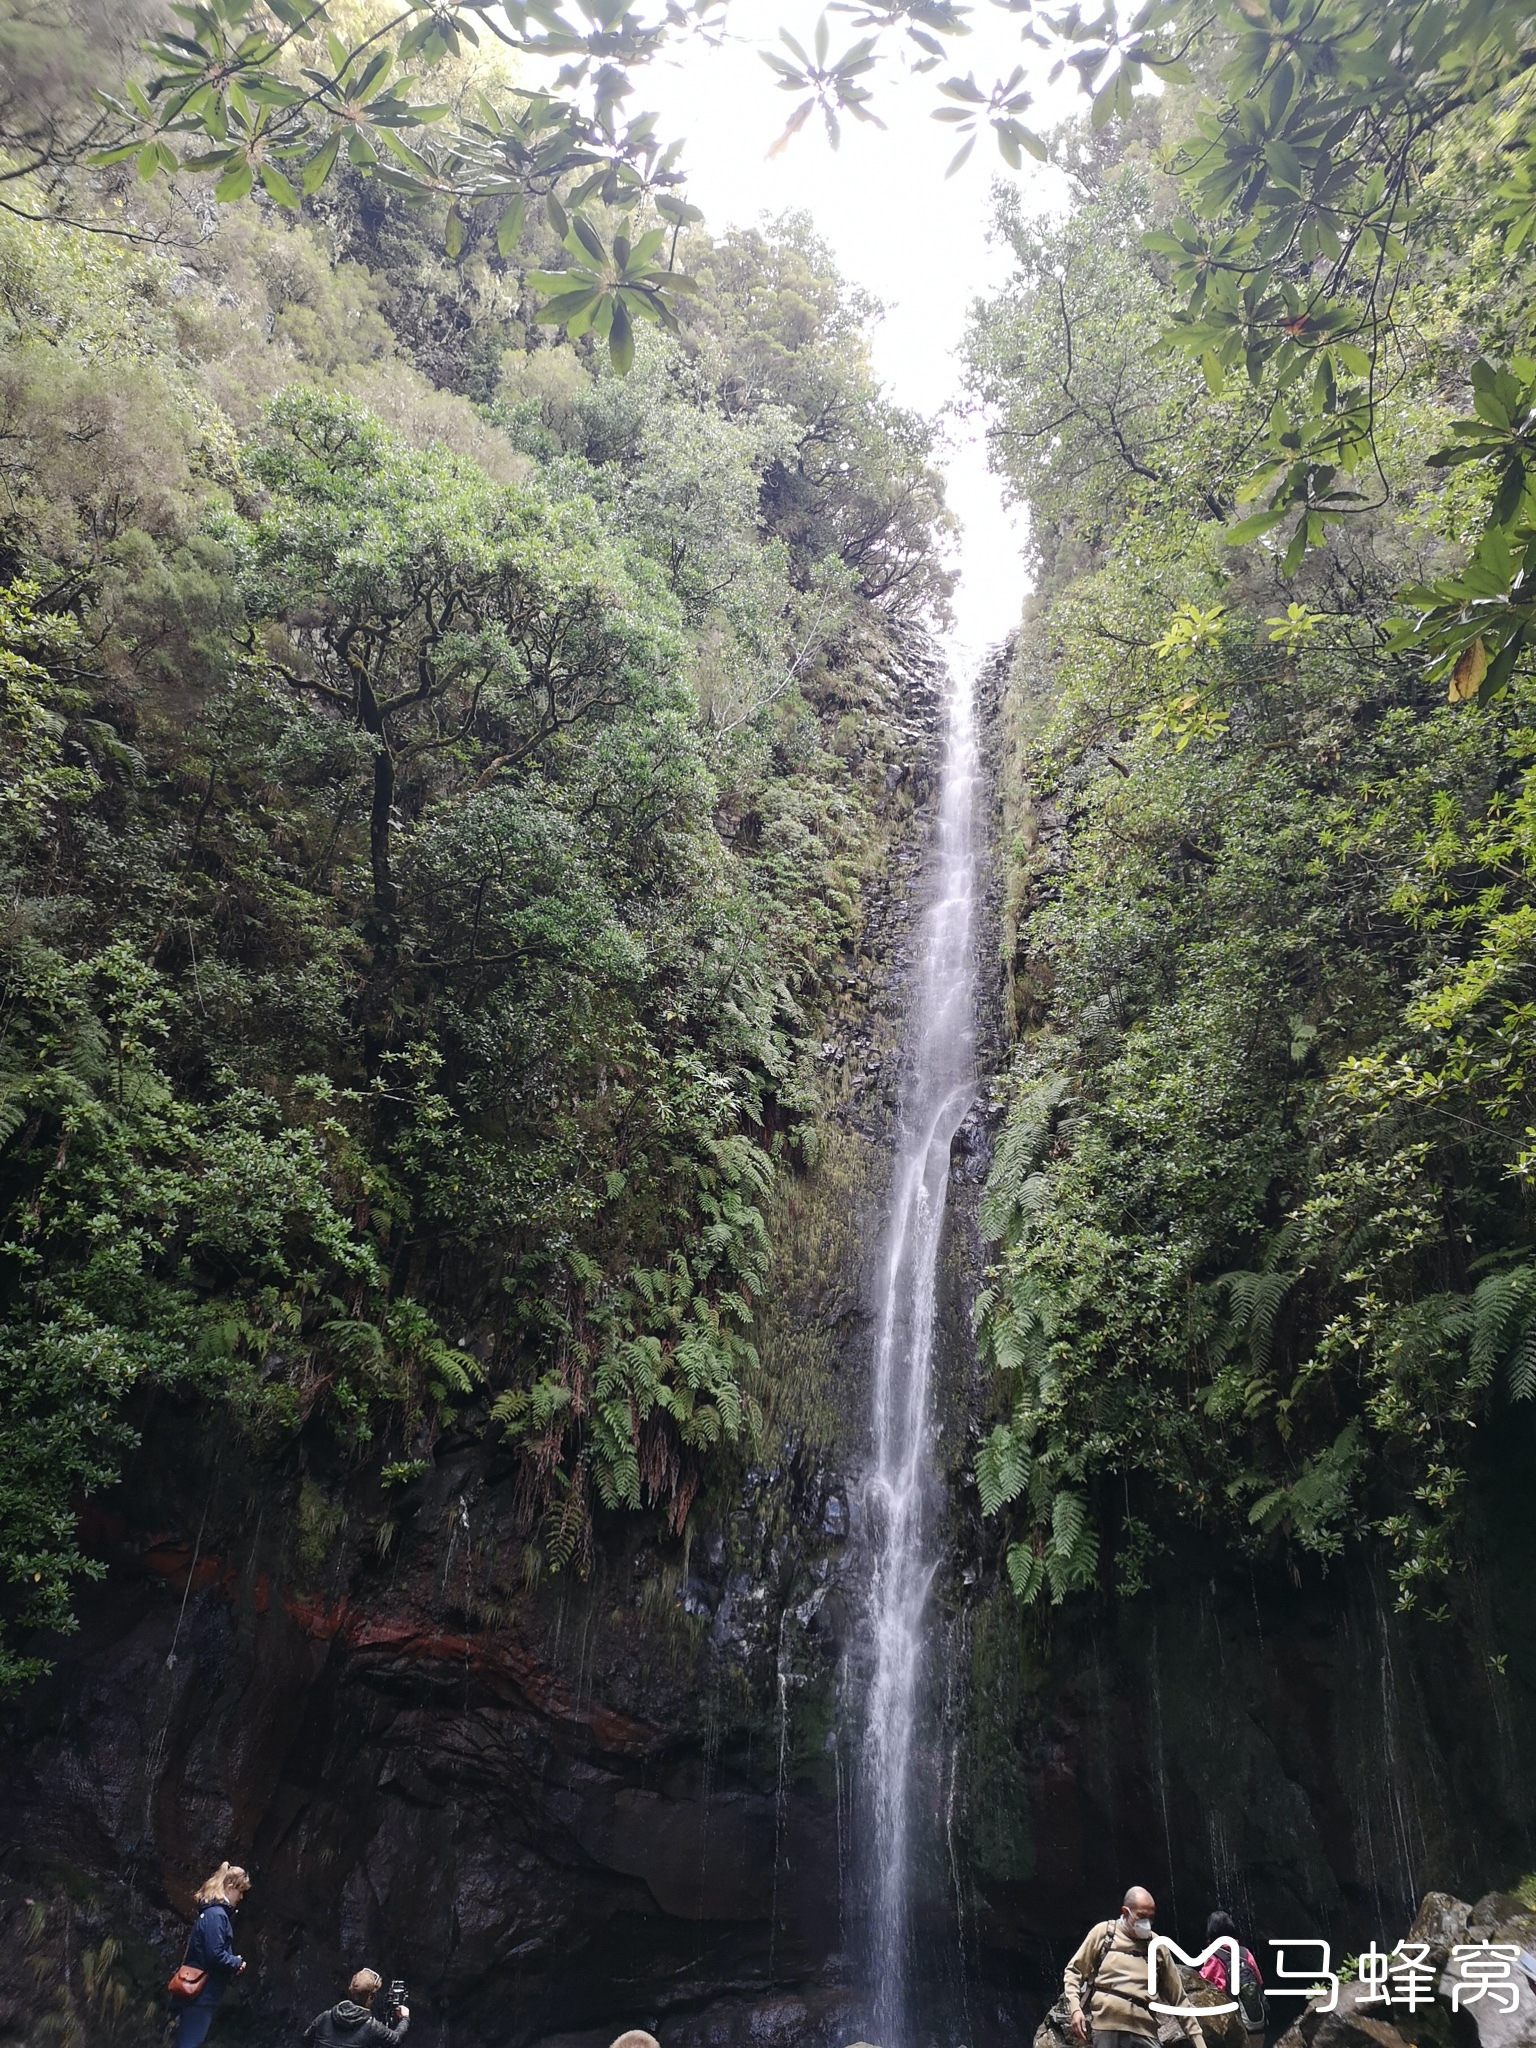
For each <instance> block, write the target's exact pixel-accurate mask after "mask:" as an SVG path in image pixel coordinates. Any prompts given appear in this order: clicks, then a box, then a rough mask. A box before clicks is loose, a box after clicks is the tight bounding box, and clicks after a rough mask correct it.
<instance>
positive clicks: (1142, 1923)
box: [1125, 1913, 1152, 1941]
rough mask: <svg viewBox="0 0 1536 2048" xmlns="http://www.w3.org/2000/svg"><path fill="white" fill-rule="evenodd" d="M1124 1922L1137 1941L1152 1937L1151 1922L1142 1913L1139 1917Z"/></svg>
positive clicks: (1147, 1939) (1148, 1939)
mask: <svg viewBox="0 0 1536 2048" xmlns="http://www.w3.org/2000/svg"><path fill="white" fill-rule="evenodd" d="M1125 1924H1126V1926H1127V1927H1128V1928H1129V1929H1130V1931H1131V1933H1132V1934H1133V1935H1134V1936H1135V1938H1136V1940H1137V1941H1150V1940H1151V1939H1152V1922H1151V1921H1150V1920H1149V1919H1148V1918H1147V1917H1146V1915H1145V1914H1144V1913H1143V1914H1142V1915H1141V1916H1140V1918H1139V1919H1135V1920H1127V1921H1126V1923H1125Z"/></svg>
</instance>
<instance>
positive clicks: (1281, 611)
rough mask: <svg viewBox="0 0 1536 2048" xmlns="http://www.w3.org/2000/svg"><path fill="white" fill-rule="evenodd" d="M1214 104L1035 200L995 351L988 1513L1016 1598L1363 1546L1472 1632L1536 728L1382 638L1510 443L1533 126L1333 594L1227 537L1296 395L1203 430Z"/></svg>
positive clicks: (1294, 558)
mask: <svg viewBox="0 0 1536 2048" xmlns="http://www.w3.org/2000/svg"><path fill="white" fill-rule="evenodd" d="M1523 91H1524V88H1522V92H1523ZM1521 103H1522V105H1524V106H1526V107H1527V108H1528V105H1529V99H1528V95H1526V97H1525V98H1524V99H1523V100H1522V102H1521ZM1192 105H1193V95H1192V94H1191V95H1181V94H1178V93H1170V94H1169V95H1168V96H1167V97H1166V98H1165V99H1164V100H1163V101H1162V102H1160V103H1159V104H1158V105H1157V106H1156V107H1142V108H1139V109H1138V110H1137V112H1136V114H1135V115H1134V116H1133V117H1132V119H1131V120H1129V121H1128V122H1126V123H1125V124H1124V125H1123V127H1122V128H1121V129H1120V130H1119V131H1118V132H1116V131H1112V130H1110V131H1101V132H1100V133H1099V134H1097V135H1095V136H1093V137H1092V138H1091V139H1090V138H1089V137H1088V136H1087V135H1086V134H1083V133H1080V132H1078V131H1068V132H1067V133H1066V135H1065V136H1064V138H1063V140H1062V142H1061V145H1060V149H1059V152H1058V154H1059V157H1060V161H1061V162H1062V164H1063V165H1064V167H1065V168H1066V169H1067V170H1068V172H1069V174H1070V180H1071V189H1072V195H1073V196H1072V200H1071V207H1070V212H1069V213H1068V215H1067V216H1066V217H1064V218H1060V219H1056V220H1046V221H1044V222H1041V221H1035V220H1029V219H1026V218H1025V217H1024V215H1023V214H1022V213H1021V212H1020V211H1019V210H1018V208H1017V207H1016V206H1015V205H1014V204H1013V203H1012V202H1011V201H1008V200H1005V201H1003V202H1002V206H1001V212H1000V226H1001V228H1002V231H1003V232H1004V234H1005V235H1006V236H1007V238H1008V240H1009V242H1010V243H1011V245H1012V249H1013V252H1014V257H1015V265H1014V273H1013V276H1012V278H1011V280H1010V282H1009V283H1008V284H1007V285H1006V286H1005V287H1004V289H1003V290H1002V292H1001V293H1000V294H999V295H998V296H997V297H995V298H994V299H993V300H991V301H990V302H989V303H987V304H985V305H983V306H981V307H979V308H978V310H977V313H976V316H975V319H974V321H973V327H972V333H971V342H970V376H971V378H972V381H973V386H974V388H975V390H976V393H977V395H978V397H979V398H981V399H982V400H983V401H984V402H985V403H986V405H987V406H988V408H989V413H990V423H991V432H992V436H993V440H992V446H993V450H994V459H995V462H996V465H997V467H998V468H999V470H1000V471H1001V473H1002V474H1003V476H1004V477H1005V478H1006V479H1007V480H1008V483H1009V486H1010V487H1011V489H1012V490H1013V491H1014V493H1015V494H1016V495H1017V497H1018V498H1019V499H1021V500H1022V501H1023V502H1024V503H1026V504H1027V505H1028V507H1029V510H1030V516H1031V522H1032V524H1031V531H1032V534H1033V546H1034V551H1035V556H1036V566H1037V573H1038V586H1037V587H1038V593H1039V594H1038V596H1037V597H1036V598H1035V599H1034V600H1032V602H1031V605H1030V608H1029V612H1028V615H1027V618H1026V621H1025V624H1024V626H1023V628H1022V630H1021V632H1020V634H1019V636H1018V638H1017V641H1016V644H1015V647H1014V650H1013V655H1012V666H1011V670H1010V674H1009V677H1008V680H1007V683H1006V687H1005V691H1004V699H1003V744H1004V754H1005V768H1004V792H1003V796H1004V810H1005V828H1006V841H1007V847H1006V862H1007V873H1006V878H1005V882H1006V907H1005V932H1004V953H1005V971H1006V974H1007V980H1008V991H1009V1000H1010V1004H1011V1009H1012V1016H1013V1022H1014V1025H1015V1028H1016V1044H1015V1049H1014V1053H1013V1057H1012V1062H1011V1065H1010V1068H1009V1071H1008V1074H1007V1077H1006V1083H1005V1098H1004V1099H1005V1102H1006V1111H1007V1114H1006V1119H1005V1122H1004V1124H1003V1128H1002V1131H1001V1135H1000V1139H999V1143H998V1147H997V1155H996V1162H995V1166H994V1170H993V1173H992V1178H991V1183H990V1186H989V1188H988V1192H987V1198H986V1209H985V1213H984V1225H985V1228H986V1229H987V1230H988V1232H989V1233H990V1235H991V1237H992V1239H993V1240H994V1242H995V1245H996V1257H995V1263H994V1265H993V1267H992V1270H991V1273H990V1276H989V1279H988V1283H987V1286H986V1289H985V1291H984V1293H983V1295H982V1297H981V1300H980V1301H979V1303H978V1307H977V1329H978V1335H979V1340H980V1343H981V1345H982V1347H983V1350H984V1352H985V1354H986V1355H987V1357H989V1358H990V1360H991V1361H992V1363H993V1365H994V1366H995V1368H996V1375H997V1378H996V1385H997V1400H998V1406H997V1410H996V1413H995V1420H994V1421H993V1422H992V1424H991V1426H990V1428H989V1431H988V1433H987V1435H986V1436H985V1439H984V1441H983V1443H982V1445H981V1449H980V1455H979V1457H978V1460H977V1467H976V1476H977V1481H978V1485H979V1489H980V1495H981V1502H982V1506H983V1508H984V1509H985V1510H986V1511H987V1512H988V1513H989V1514H992V1515H997V1516H1000V1517H1002V1518H1003V1521H1004V1524H1005V1526H1006V1528H1007V1530H1008V1538H1007V1546H1006V1555H1007V1566H1008V1572H1009V1576H1010V1577H1011V1579H1012V1581H1013V1584H1014V1586H1015V1587H1016V1589H1017V1590H1018V1592H1019V1593H1020V1594H1021V1595H1023V1596H1025V1597H1026V1598H1037V1597H1038V1598H1043V1599H1048V1600H1054V1601H1060V1600H1062V1599H1064V1598H1066V1597H1068V1596H1069V1595H1071V1594H1072V1593H1074V1592H1079V1591H1083V1590H1086V1589H1089V1588H1092V1587H1095V1586H1099V1585H1102V1586H1105V1587H1109V1586H1112V1585H1113V1586H1118V1587H1119V1589H1120V1590H1121V1591H1122V1592H1123V1593H1126V1594H1130V1593H1134V1592H1135V1591H1137V1590H1138V1589H1139V1588H1140V1587H1141V1586H1143V1585H1144V1584H1146V1583H1148V1581H1149V1579H1150V1577H1151V1576H1152V1574H1153V1573H1154V1571H1155V1570H1156V1564H1155V1560H1156V1558H1157V1557H1158V1555H1159V1554H1160V1553H1161V1552H1163V1551H1164V1550H1165V1549H1166V1548H1167V1546H1168V1545H1169V1544H1170V1542H1172V1541H1173V1540H1174V1535H1175V1532H1176V1530H1177V1529H1178V1528H1179V1527H1180V1526H1181V1525H1185V1526H1189V1525H1193V1526H1194V1527H1195V1528H1198V1529H1200V1530H1202V1531H1204V1532H1205V1533H1206V1536H1207V1537H1208V1538H1212V1539H1214V1540H1216V1541H1217V1542H1218V1543H1220V1544H1222V1545H1224V1546H1226V1547H1227V1548H1229V1549H1231V1550H1235V1551H1236V1552H1237V1553H1239V1554H1244V1555H1248V1556H1252V1557H1259V1556H1269V1557H1282V1558H1285V1559H1286V1560H1287V1561H1288V1562H1289V1563H1290V1566H1291V1568H1292V1569H1293V1570H1301V1569H1303V1568H1304V1566H1305V1565H1306V1562H1307V1560H1309V1559H1310V1560H1312V1561H1313V1562H1314V1563H1315V1562H1316V1561H1318V1560H1321V1561H1323V1562H1324V1563H1326V1560H1328V1559H1329V1558H1330V1557H1332V1556H1334V1555H1335V1554H1337V1553H1338V1552H1340V1551H1341V1550H1342V1549H1343V1547H1344V1546H1345V1545H1346V1544H1348V1543H1351V1542H1354V1541H1356V1540H1363V1541H1365V1542H1367V1543H1369V1544H1371V1545H1373V1546H1375V1547H1376V1548H1377V1549H1378V1550H1379V1551H1380V1552H1381V1554H1382V1555H1383V1556H1384V1557H1385V1559H1386V1560H1387V1562H1388V1564H1389V1565H1390V1569H1391V1571H1392V1573H1393V1575H1394V1577H1395V1582H1396V1585H1397V1588H1398V1594H1399V1597H1400V1599H1401V1601H1402V1603H1403V1604H1405V1605H1412V1604H1415V1603H1420V1604H1422V1605H1423V1606H1424V1607H1425V1608H1426V1609H1427V1610H1428V1611H1431V1612H1435V1613H1443V1612H1446V1611H1449V1608H1450V1606H1451V1605H1452V1604H1453V1602H1454V1600H1455V1598H1456V1597H1457V1595H1456V1591H1455V1588H1456V1584H1457V1581H1458V1573H1459V1568H1460V1565H1461V1563H1462V1560H1463V1558H1464V1554H1465V1543H1466V1538H1467V1524H1468V1521H1469V1518H1472V1517H1475V1514H1476V1512H1477V1473H1478V1469H1479V1460H1480V1457H1481V1456H1482V1453H1481V1452H1480V1449H1479V1441H1480V1440H1479V1432H1480V1431H1481V1432H1483V1433H1484V1434H1486V1433H1487V1431H1488V1430H1489V1429H1490V1428H1500V1427H1502V1426H1503V1425H1504V1422H1505V1421H1506V1419H1507V1420H1510V1421H1516V1422H1518V1417H1519V1413H1520V1410H1521V1404H1524V1403H1527V1402H1529V1401H1530V1400H1531V1398H1532V1396H1533V1395H1536V1216H1533V1212H1532V1188H1533V1181H1532V1172H1533V1165H1536V1150H1533V1145H1536V1138H1533V1133H1536V1094H1533V1087H1536V1066H1533V1053H1536V1037H1533V1031H1532V1019H1533V1015H1536V1012H1533V1009H1532V996H1533V989H1532V977H1531V935H1532V932H1533V929H1536V926H1533V917H1536V836H1533V825H1536V811H1533V808H1532V806H1533V791H1536V780H1533V762H1536V736H1533V724H1536V718H1533V713H1536V691H1533V688H1532V686H1531V685H1530V684H1529V682H1527V681H1525V680H1521V679H1518V678H1517V679H1516V681H1515V682H1514V684H1513V685H1512V686H1511V687H1510V689H1509V690H1508V691H1507V692H1506V694H1505V695H1504V696H1502V697H1500V698H1499V699H1497V700H1496V701H1495V702H1494V703H1492V704H1491V705H1487V706H1485V707H1484V708H1481V709H1479V708H1478V707H1477V706H1476V705H1475V704H1468V703H1466V702H1462V701H1452V702H1447V701H1446V691H1445V683H1444V680H1443V679H1442V680H1441V681H1440V682H1439V683H1438V684H1431V683H1429V682H1428V681H1426V679H1425V672H1424V665H1423V663H1422V661H1420V660H1414V659H1411V658H1409V657H1408V656H1407V655H1399V654H1395V653H1394V652H1393V651H1392V649H1393V638H1392V630H1393V628H1392V622H1393V621H1394V620H1395V619H1396V618H1397V617H1398V616H1399V615H1400V613H1401V610H1402V599H1401V597H1400V595H1399V594H1400V593H1401V592H1402V591H1403V590H1404V588H1405V587H1412V586H1427V585H1429V584H1431V583H1433V582H1435V581H1436V580H1437V579H1442V578H1444V577H1445V576H1446V575H1447V574H1449V573H1451V572H1452V571H1453V570H1454V569H1455V568H1456V567H1457V565H1458V564H1459V563H1460V562H1462V561H1463V560H1464V558H1465V554H1466V550H1467V547H1468V544H1469V542H1470V541H1471V540H1472V538H1473V537H1474V536H1475V535H1476V534H1477V532H1478V530H1479V528H1480V526H1481V524H1482V521H1483V518H1484V516H1485V513H1486V500H1487V491H1488V488H1489V486H1488V485H1487V483H1486V482H1484V481H1472V480H1470V478H1469V473H1468V472H1467V471H1466V470H1457V469H1454V468H1452V469H1450V470H1449V471H1448V470H1447V469H1446V468H1445V467H1440V468H1433V467H1429V466H1427V465H1426V457H1427V455H1428V454H1429V453H1431V452H1432V451H1434V450H1436V449H1438V448H1440V447H1443V446H1444V445H1446V443H1447V442H1448V441H1450V439H1451V438H1452V436H1451V422H1452V419H1453V417H1455V416H1457V415H1461V414H1464V413H1470V412H1471V411H1472V409H1473V407H1474V405H1475V407H1476V410H1477V413H1478V415H1479V416H1480V417H1484V418H1486V417H1488V416H1489V407H1490V406H1491V405H1493V404H1494V403H1495V402H1496V401H1495V398H1493V397H1489V396H1488V395H1487V394H1484V393H1483V392H1482V390H1481V386H1478V388H1477V389H1476V390H1474V389H1473V386H1474V384H1475V383H1476V380H1475V379H1474V377H1473V369H1474V364H1475V362H1476V360H1477V358H1478V356H1479V353H1480V351H1481V349H1482V348H1483V347H1484V346H1486V345H1487V337H1488V336H1489V335H1490V334H1491V333H1494V332H1495V331H1496V332H1497V333H1498V334H1499V335H1501V336H1504V337H1507V336H1508V335H1510V334H1517V333H1518V334H1528V333H1529V330H1530V320H1531V310H1532V286H1533V281H1536V271H1533V269H1532V255H1531V251H1530V250H1529V249H1528V248H1527V249H1525V250H1523V251H1521V252H1520V254H1519V256H1518V257H1517V258H1515V259H1513V260H1510V259H1509V258H1508V257H1506V256H1505V255H1504V254H1502V253H1501V251H1500V245H1499V241H1498V238H1497V237H1496V236H1494V235H1493V234H1492V233H1491V232H1490V224H1491V221H1492V217H1493V209H1494V208H1495V207H1496V205H1497V199H1496V195H1495V187H1496V184H1497V175H1496V168H1495V167H1496V163H1497V154H1498V142H1499V134H1500V132H1501V128H1500V123H1502V122H1504V121H1505V120H1506V119H1507V118H1508V117H1509V111H1510V110H1508V109H1504V110H1502V111H1501V112H1500V113H1499V114H1498V116H1497V118H1495V117H1494V115H1493V114H1492V113H1490V112H1488V111H1487V110H1483V111H1482V112H1480V113H1478V112H1474V113H1469V114H1467V115H1466V116H1464V117H1460V118H1459V119H1458V121H1456V122H1453V123H1451V124H1449V125H1448V127H1447V129H1446V132H1445V133H1444V134H1443V136H1442V137H1441V143H1442V147H1441V149H1440V151H1439V153H1438V157H1437V162H1436V165H1435V167H1434V169H1433V171H1432V172H1431V173H1430V175H1429V178H1428V180H1427V183H1426V185H1425V187H1424V189H1423V190H1422V192H1420V193H1419V194H1417V195H1416V203H1415V210H1414V213H1413V215H1412V216H1411V231H1412V232H1411V238H1410V239H1411V249H1412V260H1411V264H1410V267H1409V272H1408V275H1407V277H1405V280H1404V282H1403V284H1402V288H1401V293H1400V296H1399V302H1398V305H1397V308H1396V319H1397V328H1396V332H1397V336H1398V346H1400V348H1401V350H1402V355H1401V358H1400V359H1399V360H1395V361H1394V363H1393V365H1392V368H1391V370H1390V373H1388V372H1387V371H1386V370H1385V368H1384V370H1383V375H1384V376H1386V375H1388V374H1390V377H1391V380H1392V389H1391V396H1390V403H1381V404H1379V407H1378V414H1377V452H1378V454H1379V457H1380V464H1381V467H1380V473H1379V476H1378V477H1377V479H1376V481H1375V485H1374V488H1373V491H1372V492H1370V493H1367V494H1366V497H1367V499H1368V500H1369V501H1370V502H1366V501H1365V500H1362V502H1361V505H1360V509H1358V510H1357V511H1356V512H1355V514H1354V515H1353V516H1352V517H1350V518H1349V519H1347V520H1343V521H1341V522H1339V523H1337V524H1335V525H1332V526H1330V528H1329V530H1328V537H1327V542H1326V545H1325V546H1322V547H1320V548H1318V549H1317V550H1316V551H1315V552H1314V553H1313V554H1311V555H1310V556H1308V557H1307V558H1306V560H1305V562H1304V563H1302V562H1300V561H1299V559H1298V558H1299V550H1294V549H1293V550H1291V551H1290V557H1289V558H1288V559H1286V558H1283V557H1284V536H1283V535H1280V536H1277V537H1276V538H1274V540H1273V541H1271V540H1269V539H1265V540H1256V539H1253V538H1250V539H1248V541H1247V542H1246V544H1243V543H1242V542H1241V537H1240V544H1238V545H1232V544H1231V543H1230V541H1229V540H1228V539H1227V538H1226V536H1228V535H1229V534H1230V533H1231V532H1232V530H1233V523H1234V521H1235V519H1236V518H1237V517H1238V513H1239V510H1240V505H1239V486H1240V485H1241V483H1242V481H1243V478H1244V476H1245V474H1246V471H1247V466H1248V465H1249V464H1250V462H1251V459H1252V458H1251V451H1252V449H1253V447H1254V446H1255V445H1256V443H1257V442H1258V441H1259V440H1260V439H1261V438H1262V435H1263V433H1264V432H1265V431H1267V424H1266V423H1267V422H1269V421H1270V418H1271V410H1272V408H1273V406H1274V403H1275V397H1276V393H1275V389H1274V385H1273V380H1272V378H1271V377H1270V375H1269V373H1268V371H1266V370H1264V369H1263V367H1262V365H1256V366H1255V373H1254V377H1253V379H1252V380H1251V381H1248V382H1233V381H1230V380H1229V381H1227V382H1226V383H1225V384H1221V385H1220V388H1219V390H1217V391H1215V392H1214V393H1213V391H1212V390H1211V389H1210V388H1209V387H1208V383H1207V379H1206V378H1205V377H1204V376H1203V374H1202V371H1201V369H1200V367H1199V366H1198V364H1196V363H1194V362H1191V361H1190V360H1189V359H1188V357H1187V356H1180V355H1179V354H1177V353H1170V352H1169V350H1168V348H1167V347H1166V346H1165V344H1164V336H1165V334H1166V333H1167V331H1168V327H1169V322H1170V318H1171V316H1172V313H1173V310H1174V307H1175V303H1176V301H1175V298H1174V295H1173V293H1172V291H1171V290H1170V288H1169V286H1168V284H1167V282H1166V281H1165V274H1164V265H1165V264H1166V262H1167V260H1168V259H1167V257H1166V256H1165V255H1164V254H1163V253H1162V250H1163V245H1164V241H1165V240H1166V237H1163V238H1162V239H1159V236H1160V235H1161V230H1162V228H1163V226H1164V224H1165V223H1166V221H1167V219H1168V217H1169V215H1170V214H1171V213H1172V212H1173V210H1174V208H1175V206H1176V204H1177V193H1176V189H1175V187H1174V186H1173V184H1172V182H1171V180H1170V179H1169V178H1168V177H1167V176H1166V175H1165V174H1164V171H1163V169H1162V168H1161V166H1162V165H1164V164H1166V163H1168V162H1169V161H1170V160H1171V156H1172V155H1173V154H1174V153H1175V152H1171V151H1170V150H1169V149H1168V148H1167V147H1166V145H1167V144H1169V143H1170V141H1171V142H1172V143H1174V144H1176V143H1177V141H1178V139H1179V138H1180V137H1181V136H1183V135H1185V134H1187V133H1189V132H1190V123H1191V119H1192ZM1148 237H1150V238H1151V239H1150V241H1149V240H1148ZM1452 690H1453V697H1455V698H1457V699H1460V698H1465V697H1466V696H1468V695H1469V694H1471V691H1472V690H1475V679H1474V681H1473V682H1472V684H1471V685H1470V686H1468V687H1458V686H1457V685H1456V684H1455V683H1453V686H1452ZM1512 1404H1513V1406H1512ZM1520 1426H1522V1427H1523V1426H1524V1425H1520Z"/></svg>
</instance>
